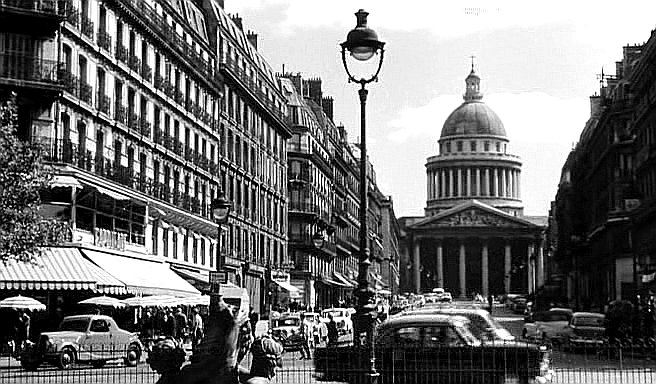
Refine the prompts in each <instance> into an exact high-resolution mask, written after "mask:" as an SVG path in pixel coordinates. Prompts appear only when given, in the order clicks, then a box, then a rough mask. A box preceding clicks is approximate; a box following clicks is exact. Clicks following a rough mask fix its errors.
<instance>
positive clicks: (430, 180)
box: [426, 171, 433, 200]
mask: <svg viewBox="0 0 656 384" xmlns="http://www.w3.org/2000/svg"><path fill="white" fill-rule="evenodd" d="M432 198H433V171H428V175H427V177H426V199H427V200H431V199H432Z"/></svg>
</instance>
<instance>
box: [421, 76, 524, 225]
mask: <svg viewBox="0 0 656 384" xmlns="http://www.w3.org/2000/svg"><path fill="white" fill-rule="evenodd" d="M480 81H481V79H480V77H479V75H478V74H477V73H476V71H475V70H474V68H473V66H472V70H471V72H470V73H469V75H468V76H467V78H466V79H465V87H466V88H465V94H464V95H463V99H464V102H463V103H462V104H461V105H460V106H458V107H457V108H456V109H455V110H454V111H453V112H451V114H450V115H449V117H448V118H447V119H446V121H445V122H444V125H443V126H442V133H441V135H440V139H439V140H438V143H439V154H438V155H436V156H431V157H429V158H428V159H427V162H426V174H427V192H428V199H427V204H426V209H425V211H426V215H427V216H433V215H436V214H438V213H439V212H441V211H444V210H446V209H449V208H452V207H454V206H456V205H458V204H462V203H465V202H467V201H470V200H478V201H480V202H482V203H484V204H487V205H489V206H491V207H494V208H497V209H501V210H502V211H504V212H506V213H508V214H511V215H513V216H521V215H522V213H523V206H522V201H521V197H520V175H521V160H520V159H519V157H518V156H515V155H513V154H511V153H510V152H509V140H508V137H507V136H506V130H505V128H504V126H503V122H502V121H501V119H500V118H499V116H498V115H497V114H496V113H495V112H494V111H493V110H492V108H490V107H489V106H488V105H487V104H485V102H483V94H482V93H481V91H480Z"/></svg>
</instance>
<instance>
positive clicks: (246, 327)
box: [237, 321, 255, 364]
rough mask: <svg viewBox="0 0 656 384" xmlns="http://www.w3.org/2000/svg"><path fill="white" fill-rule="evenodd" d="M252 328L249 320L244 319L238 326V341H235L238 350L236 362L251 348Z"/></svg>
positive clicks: (239, 361)
mask: <svg viewBox="0 0 656 384" xmlns="http://www.w3.org/2000/svg"><path fill="white" fill-rule="evenodd" d="M254 339H255V338H254V337H253V330H252V329H251V323H250V321H244V324H242V325H241V327H240V328H239V341H238V342H237V345H238V348H239V352H237V364H239V363H241V361H242V360H243V359H244V357H246V355H247V354H248V351H250V349H251V344H253V340H254Z"/></svg>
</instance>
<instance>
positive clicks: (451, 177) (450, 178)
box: [449, 169, 453, 197]
mask: <svg viewBox="0 0 656 384" xmlns="http://www.w3.org/2000/svg"><path fill="white" fill-rule="evenodd" d="M449 197H453V169H449Z"/></svg>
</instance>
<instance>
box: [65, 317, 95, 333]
mask: <svg viewBox="0 0 656 384" xmlns="http://www.w3.org/2000/svg"><path fill="white" fill-rule="evenodd" d="M87 329H89V319H67V320H64V321H62V323H61V325H60V326H59V330H60V331H74V332H86V331H87Z"/></svg>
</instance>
